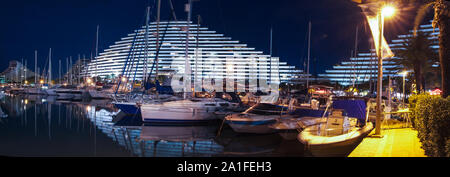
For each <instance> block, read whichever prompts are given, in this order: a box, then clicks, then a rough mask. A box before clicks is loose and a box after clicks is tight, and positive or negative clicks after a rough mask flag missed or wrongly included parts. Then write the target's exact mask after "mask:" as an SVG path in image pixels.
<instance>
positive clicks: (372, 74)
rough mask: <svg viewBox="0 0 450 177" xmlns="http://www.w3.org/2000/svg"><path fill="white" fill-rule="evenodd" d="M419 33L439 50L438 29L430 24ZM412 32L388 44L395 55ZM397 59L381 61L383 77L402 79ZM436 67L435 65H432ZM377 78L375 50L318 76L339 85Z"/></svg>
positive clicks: (359, 55)
mask: <svg viewBox="0 0 450 177" xmlns="http://www.w3.org/2000/svg"><path fill="white" fill-rule="evenodd" d="M418 30H419V31H423V32H426V33H429V35H430V36H429V39H431V40H432V46H431V47H432V48H433V49H435V50H436V52H438V49H439V39H438V35H439V29H438V28H433V27H432V25H431V24H426V25H420V26H419V29H418ZM413 33H414V31H413V30H410V31H409V33H408V34H404V35H398V36H397V39H394V40H392V41H391V43H389V47H390V48H391V50H392V52H393V53H394V54H395V53H397V52H398V51H399V50H404V48H403V47H402V46H403V43H404V42H405V41H407V40H408V38H410V37H412V36H413ZM398 59H399V58H398V57H396V56H394V57H392V58H385V59H383V77H384V78H387V77H389V76H390V77H402V75H400V74H399V73H400V72H402V71H403V70H404V69H403V67H402V66H399V65H397V64H396V62H395V60H398ZM434 67H437V65H434ZM377 76H378V58H377V55H376V51H375V49H371V50H370V51H369V52H361V53H358V54H357V57H351V58H350V59H349V60H347V61H343V62H340V64H338V65H335V66H333V69H330V70H325V73H324V74H319V77H321V78H328V79H329V80H330V81H331V82H338V83H339V84H341V85H352V84H361V83H364V82H368V81H370V80H376V79H377Z"/></svg>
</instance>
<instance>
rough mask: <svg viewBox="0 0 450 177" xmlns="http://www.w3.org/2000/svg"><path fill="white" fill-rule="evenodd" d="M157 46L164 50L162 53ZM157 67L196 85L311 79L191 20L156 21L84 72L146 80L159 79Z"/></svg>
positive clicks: (107, 52)
mask: <svg viewBox="0 0 450 177" xmlns="http://www.w3.org/2000/svg"><path fill="white" fill-rule="evenodd" d="M187 29H189V33H187V31H188V30H187ZM157 34H159V39H158V35H157ZM188 34H189V37H188V40H186V38H187V36H188ZM146 37H148V40H146V39H145V38H146ZM157 41H159V50H157V49H156V47H157ZM186 44H188V46H186ZM157 51H159V52H157ZM186 56H187V57H186ZM156 57H158V60H157V61H158V62H157V64H156V62H155V58H156ZM186 58H188V63H186ZM156 66H158V75H165V76H169V77H171V76H173V75H175V74H180V75H184V74H185V71H189V73H186V74H190V75H191V77H192V78H195V79H196V80H201V79H207V78H208V79H210V78H214V79H231V80H233V79H234V80H247V81H246V82H248V80H252V79H264V80H267V82H269V83H278V84H279V83H298V82H301V81H304V79H305V78H306V75H303V74H302V73H303V71H302V70H298V69H296V68H295V67H294V66H289V65H288V64H287V63H286V62H282V61H280V59H279V58H278V57H272V56H270V55H266V54H264V53H263V52H262V51H257V50H255V48H251V47H248V46H247V45H246V44H241V43H240V42H239V41H237V40H232V39H231V38H230V37H225V36H224V35H223V34H218V33H216V32H215V31H211V30H209V29H208V28H206V27H201V26H199V25H198V24H193V23H192V22H187V21H163V22H160V23H159V25H157V24H156V22H152V23H150V24H149V28H148V31H147V30H146V26H143V27H142V28H140V29H138V30H135V31H134V32H133V33H131V34H128V36H126V37H123V38H121V40H120V41H117V42H115V44H114V45H111V46H110V47H109V48H108V49H105V50H104V51H103V52H102V53H100V54H99V55H98V56H97V57H95V59H93V60H92V61H91V62H90V63H89V64H88V67H87V69H86V70H85V71H84V73H86V76H88V77H102V78H106V77H117V76H121V77H126V78H127V79H130V80H131V79H133V80H142V79H143V78H145V77H146V76H148V75H150V73H151V75H152V76H154V74H155V73H156ZM186 67H190V68H188V69H186ZM145 73H147V74H145ZM144 75H145V76H144Z"/></svg>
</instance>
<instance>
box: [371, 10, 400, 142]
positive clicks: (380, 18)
mask: <svg viewBox="0 0 450 177" xmlns="http://www.w3.org/2000/svg"><path fill="white" fill-rule="evenodd" d="M381 7H382V8H381V9H380V11H379V12H378V32H379V36H378V79H377V112H376V120H375V136H381V117H382V116H383V114H382V113H383V109H382V107H381V104H382V92H383V83H382V82H383V48H382V47H383V45H382V44H383V43H382V42H383V25H384V18H383V17H384V16H386V17H389V16H392V15H393V14H394V11H395V9H394V8H393V7H391V6H384V5H383V6H381Z"/></svg>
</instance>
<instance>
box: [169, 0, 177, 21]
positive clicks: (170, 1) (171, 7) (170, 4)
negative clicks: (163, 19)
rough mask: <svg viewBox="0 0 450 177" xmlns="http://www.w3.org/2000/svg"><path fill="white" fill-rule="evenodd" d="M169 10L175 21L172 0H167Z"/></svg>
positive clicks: (175, 16)
mask: <svg viewBox="0 0 450 177" xmlns="http://www.w3.org/2000/svg"><path fill="white" fill-rule="evenodd" d="M169 6H170V11H171V12H172V17H173V19H174V20H175V21H177V15H176V14H175V9H174V8H173V3H172V0H169Z"/></svg>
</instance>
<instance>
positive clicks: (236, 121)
mask: <svg viewBox="0 0 450 177" xmlns="http://www.w3.org/2000/svg"><path fill="white" fill-rule="evenodd" d="M287 111H288V107H285V106H280V105H276V104H270V103H258V104H256V105H253V106H252V107H250V108H249V109H247V110H246V111H244V112H242V113H236V114H231V115H228V116H226V117H225V122H226V123H227V124H228V125H229V126H230V127H231V128H232V129H233V130H234V131H235V132H239V133H258V134H265V133H274V132H275V130H274V129H272V128H270V127H269V126H268V125H270V124H274V123H276V122H277V119H279V118H282V117H283V116H284V115H286V114H287Z"/></svg>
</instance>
